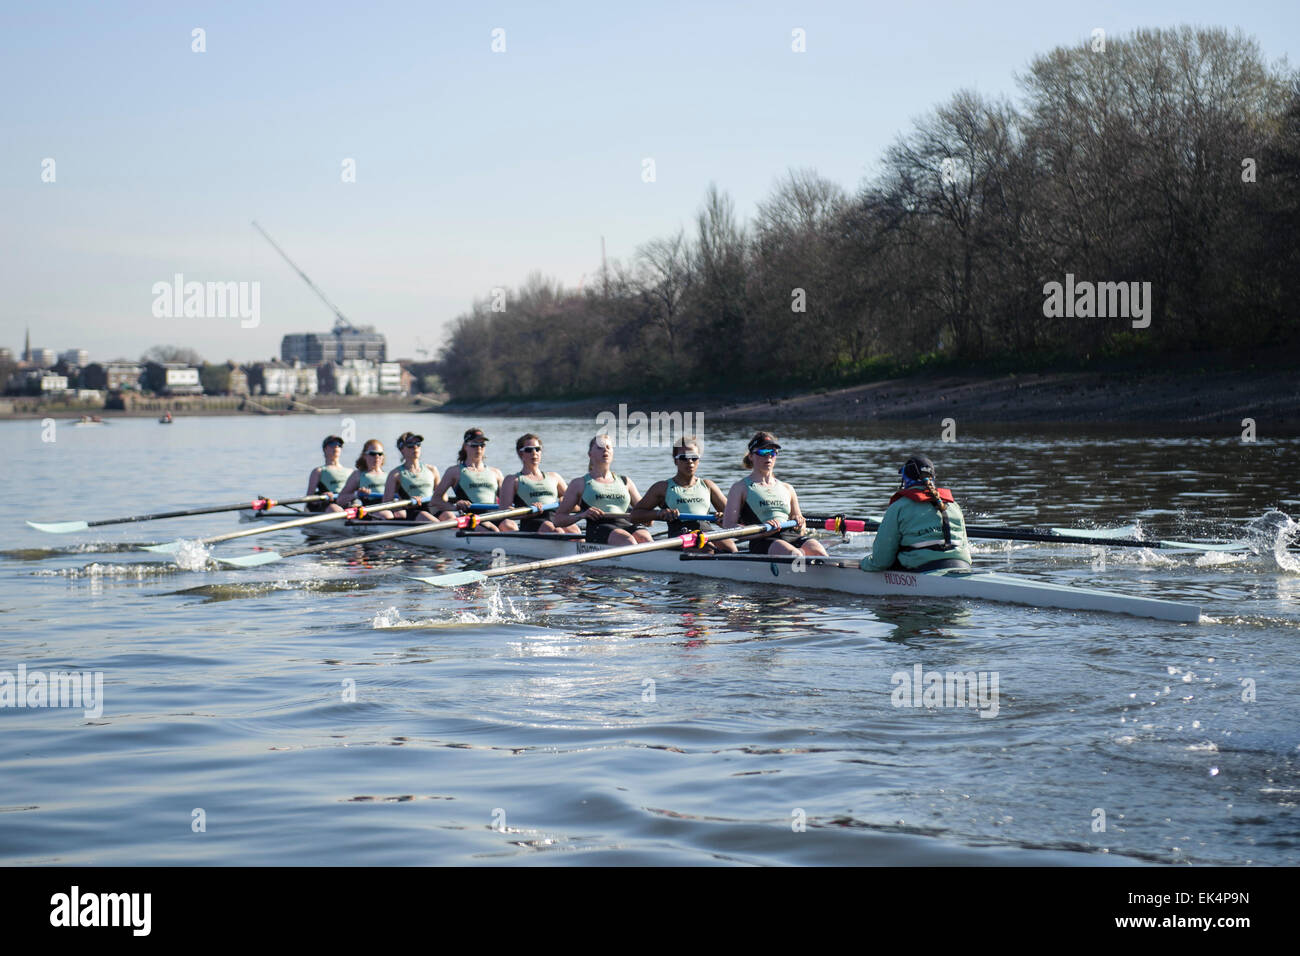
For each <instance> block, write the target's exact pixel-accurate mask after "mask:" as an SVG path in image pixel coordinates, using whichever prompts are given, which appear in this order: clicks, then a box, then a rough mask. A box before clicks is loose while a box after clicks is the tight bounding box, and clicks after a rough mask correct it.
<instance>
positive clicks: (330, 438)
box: [306, 435, 352, 512]
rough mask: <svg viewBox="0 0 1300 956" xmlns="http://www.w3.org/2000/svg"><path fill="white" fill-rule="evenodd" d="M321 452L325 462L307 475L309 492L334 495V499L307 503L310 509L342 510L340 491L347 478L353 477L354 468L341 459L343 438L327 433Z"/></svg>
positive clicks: (319, 510)
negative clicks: (339, 504) (339, 502)
mask: <svg viewBox="0 0 1300 956" xmlns="http://www.w3.org/2000/svg"><path fill="white" fill-rule="evenodd" d="M320 447H321V452H322V453H323V454H324V455H325V464H323V465H317V466H316V467H315V468H313V469H312V470H311V474H310V475H308V476H307V492H306V493H307V494H309V495H322V494H330V495H334V496H335V499H334V501H310V502H308V503H307V510H308V511H315V512H324V511H342V510H343V509H342V508H340V507H339V506H338V504H337V503H336V502H337V500H338V495H339V493H340V492H341V491H342V490H343V486H344V485H345V484H347V480H348V479H349V478H350V477H352V469H351V468H349V467H348V466H347V465H345V464H343V462H342V461H341V459H342V457H343V439H342V438H340V437H339V436H338V435H327V436H326V437H325V440H324V441H323V442H321V443H320Z"/></svg>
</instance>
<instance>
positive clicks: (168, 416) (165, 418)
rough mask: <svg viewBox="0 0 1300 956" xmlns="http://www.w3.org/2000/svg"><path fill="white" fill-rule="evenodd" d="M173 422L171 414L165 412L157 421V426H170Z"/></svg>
mask: <svg viewBox="0 0 1300 956" xmlns="http://www.w3.org/2000/svg"><path fill="white" fill-rule="evenodd" d="M173 421H174V419H173V418H172V413H171V412H167V413H166V414H164V415H163V417H162V418H160V419H158V424H159V425H170V424H171V423H172V422H173Z"/></svg>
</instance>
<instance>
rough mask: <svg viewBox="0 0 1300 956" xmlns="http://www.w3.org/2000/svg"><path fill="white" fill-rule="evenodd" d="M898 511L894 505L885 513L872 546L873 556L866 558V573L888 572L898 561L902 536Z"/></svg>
mask: <svg viewBox="0 0 1300 956" xmlns="http://www.w3.org/2000/svg"><path fill="white" fill-rule="evenodd" d="M898 511H899V509H897V508H895V507H894V506H893V505H890V506H889V509H888V510H887V511H886V512H885V517H884V518H882V519H881V521H880V527H879V528H878V529H876V541H875V543H874V544H873V545H872V546H871V556H870V557H868V558H864V559H863V561H862V564H861V568H862V570H864V571H888V570H889V569H890V568H892V567H893V566H894V561H896V560H897V559H898V545H899V543H900V542H901V541H902V535H901V534H900V533H899V530H898Z"/></svg>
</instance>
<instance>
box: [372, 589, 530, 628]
mask: <svg viewBox="0 0 1300 956" xmlns="http://www.w3.org/2000/svg"><path fill="white" fill-rule="evenodd" d="M483 596H484V597H485V598H486V599H487V607H486V609H484V611H482V612H481V613H480V612H476V611H464V610H457V611H453V612H452V616H451V617H449V618H447V617H444V618H436V617H428V618H423V619H415V620H408V619H407V618H404V617H403V616H402V612H401V611H399V610H398V609H397V608H396V607H393V606H391V605H390V606H389V607H386V608H384V609H383V610H382V611H379V612H378V613H377V614H375V616H374V617H373V618H371V620H370V626H371V627H372V628H375V629H376V630H387V629H390V628H403V627H458V626H461V625H467V624H524V623H527V622H528V620H529V617H528V615H527V614H525V613H524V612H523V611H522V610H521V609H520V608H518V607H516V606H515V602H514V601H513V600H512V599H511V598H510V596H509V595H507V594H505V593H504V592H503V591H502V590H501V588H500V587H498V586H496V585H495V584H494V585H492V587H491V589H490V590H487V589H485V591H484V594H483Z"/></svg>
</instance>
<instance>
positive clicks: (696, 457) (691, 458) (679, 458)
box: [673, 455, 700, 461]
mask: <svg viewBox="0 0 1300 956" xmlns="http://www.w3.org/2000/svg"><path fill="white" fill-rule="evenodd" d="M673 458H675V459H676V460H677V461H699V460H700V456H699V455H673Z"/></svg>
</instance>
